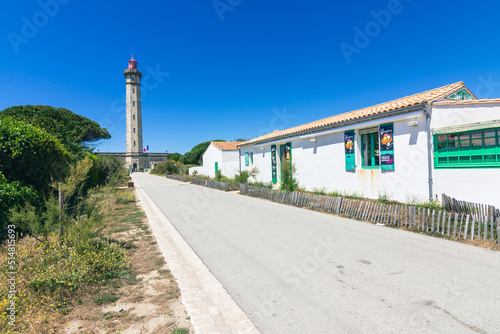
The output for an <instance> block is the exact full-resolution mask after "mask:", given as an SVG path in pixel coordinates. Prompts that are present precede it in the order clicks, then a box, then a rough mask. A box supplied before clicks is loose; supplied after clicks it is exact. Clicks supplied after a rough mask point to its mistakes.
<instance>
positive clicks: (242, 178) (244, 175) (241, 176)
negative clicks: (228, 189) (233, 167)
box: [234, 170, 250, 183]
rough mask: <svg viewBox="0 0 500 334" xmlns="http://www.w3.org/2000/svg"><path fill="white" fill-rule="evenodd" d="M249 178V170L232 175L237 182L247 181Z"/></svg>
mask: <svg viewBox="0 0 500 334" xmlns="http://www.w3.org/2000/svg"><path fill="white" fill-rule="evenodd" d="M249 178H250V171H247V170H244V171H239V172H238V174H236V175H235V176H234V180H235V181H236V182H239V183H248V179H249Z"/></svg>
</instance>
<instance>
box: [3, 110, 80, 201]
mask: <svg viewBox="0 0 500 334" xmlns="http://www.w3.org/2000/svg"><path fill="white" fill-rule="evenodd" d="M69 162H70V156H69V153H68V151H67V150H66V149H65V148H64V146H63V145H62V144H61V142H60V141H59V140H58V139H57V138H55V137H54V136H52V135H50V134H49V133H47V132H46V131H44V130H42V129H41V128H39V127H37V126H33V125H31V124H27V123H25V122H21V121H18V120H14V119H11V118H0V170H2V171H3V174H4V175H5V178H6V179H7V181H10V182H12V181H19V182H21V183H22V184H23V185H26V186H29V185H32V186H33V187H34V188H35V189H36V190H39V191H44V192H45V191H47V187H48V185H49V184H50V183H51V182H53V181H57V180H62V179H63V178H64V176H65V175H66V172H67V171H68V168H69Z"/></svg>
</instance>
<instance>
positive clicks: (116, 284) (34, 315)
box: [0, 189, 191, 333]
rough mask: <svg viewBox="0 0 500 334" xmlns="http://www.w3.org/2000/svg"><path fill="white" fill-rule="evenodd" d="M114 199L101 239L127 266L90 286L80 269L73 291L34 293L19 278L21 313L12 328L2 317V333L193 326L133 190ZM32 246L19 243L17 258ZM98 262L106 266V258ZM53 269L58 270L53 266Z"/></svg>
mask: <svg viewBox="0 0 500 334" xmlns="http://www.w3.org/2000/svg"><path fill="white" fill-rule="evenodd" d="M117 195H118V196H117V197H116V201H115V204H114V205H113V207H112V209H111V212H110V213H109V214H108V216H107V219H106V228H105V229H104V230H103V232H102V233H103V236H102V238H103V239H105V240H111V241H112V242H111V243H112V244H113V245H116V247H117V248H119V249H122V250H123V249H125V252H126V255H127V259H128V262H129V263H130V264H129V265H128V266H127V268H125V267H124V268H122V269H121V271H120V273H119V275H115V277H114V278H107V279H100V280H97V281H96V280H94V281H92V282H90V281H85V282H83V281H81V279H80V278H81V277H82V273H81V268H80V271H78V270H75V271H74V272H71V273H72V274H73V276H72V277H71V279H73V280H74V281H75V282H77V285H75V288H74V289H71V287H70V289H57V288H56V289H55V290H54V291H51V290H50V289H39V290H38V291H35V290H34V289H33V284H32V283H31V285H30V280H29V277H28V276H22V275H18V276H19V277H21V278H22V279H21V280H20V281H18V282H17V286H16V287H17V290H18V291H17V292H18V299H17V300H16V307H19V308H22V311H21V312H20V313H19V314H18V316H17V319H16V320H17V326H16V327H15V328H12V327H11V326H9V325H8V324H6V323H5V320H6V319H7V318H5V316H6V315H7V314H5V313H4V314H3V318H2V319H3V321H4V326H3V327H2V333H9V332H10V333H117V332H121V331H123V330H125V329H127V328H130V329H137V330H138V331H139V332H141V333H160V332H161V333H171V332H172V331H173V330H174V329H176V328H177V329H181V328H187V329H188V330H189V331H191V324H190V323H189V321H188V320H186V318H187V315H186V314H185V311H184V308H183V306H182V304H181V302H180V300H179V296H180V292H179V289H178V287H177V283H176V282H175V280H174V279H173V277H172V275H171V273H170V271H169V270H168V269H167V268H166V266H165V261H164V259H163V256H162V255H161V253H160V251H159V248H158V245H157V243H156V240H155V239H154V237H153V236H152V235H151V231H150V229H149V225H148V223H147V220H146V218H145V214H144V212H143V211H142V210H141V209H140V207H139V206H138V204H137V203H136V201H135V196H134V193H133V190H131V189H119V190H117ZM35 245H37V242H36V240H34V239H32V238H24V239H22V240H21V241H20V242H19V245H18V249H17V251H18V254H17V256H18V257H20V256H23V257H24V258H29V256H25V255H26V254H19V252H25V251H28V252H29V251H31V252H32V251H33V250H34V247H35ZM113 247H115V246H113ZM47 251H48V250H45V252H43V254H47ZM39 254H42V253H39ZM89 256H92V255H91V254H89ZM74 260H75V259H73V261H74ZM6 261H7V254H6V251H5V249H3V250H2V251H1V252H0V265H5V263H6ZM63 261H70V259H66V260H64V259H63ZM100 262H103V263H104V262H105V259H101V260H100ZM40 263H43V261H40ZM69 267H71V264H70V265H69ZM76 267H78V266H76ZM48 269H49V268H48ZM51 270H57V266H54V267H53V269H51ZM2 274H3V275H4V277H1V278H0V289H1V290H0V291H3V292H2V293H1V294H0V297H1V298H2V300H1V301H0V307H1V310H3V311H5V309H6V305H7V303H6V301H7V299H6V295H5V291H6V290H5V289H6V286H7V284H6V277H5V271H3V272H2ZM66 280H67V281H70V280H69V279H68V278H66ZM72 282H73V281H70V283H72ZM61 291H64V292H61Z"/></svg>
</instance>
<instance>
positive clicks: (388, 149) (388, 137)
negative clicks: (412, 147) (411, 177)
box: [379, 123, 395, 170]
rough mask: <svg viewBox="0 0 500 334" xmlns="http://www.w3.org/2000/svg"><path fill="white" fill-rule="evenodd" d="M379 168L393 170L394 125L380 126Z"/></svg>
mask: <svg viewBox="0 0 500 334" xmlns="http://www.w3.org/2000/svg"><path fill="white" fill-rule="evenodd" d="M379 138H380V145H379V147H380V167H381V169H382V170H394V169H395V168H394V124H393V123H388V124H382V125H380V136H379Z"/></svg>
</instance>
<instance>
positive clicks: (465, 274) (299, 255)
mask: <svg viewBox="0 0 500 334" xmlns="http://www.w3.org/2000/svg"><path fill="white" fill-rule="evenodd" d="M133 177H134V178H135V179H136V180H137V181H139V183H140V185H141V186H142V187H143V189H144V190H145V191H146V193H147V194H148V195H149V196H150V197H151V199H152V200H153V201H154V202H155V203H156V205H157V206H158V207H159V208H160V210H161V211H162V212H163V213H164V214H165V216H166V217H167V218H168V219H169V220H170V221H171V222H172V224H173V225H174V226H175V227H176V228H177V230H178V231H179V232H180V233H181V235H182V236H183V237H184V239H185V240H186V241H187V242H188V243H189V245H190V246H191V247H192V248H193V249H194V251H195V252H196V253H197V254H198V256H199V257H200V258H201V259H202V260H203V262H204V263H205V264H206V266H207V267H208V268H209V269H210V271H211V272H212V273H213V274H214V276H215V277H216V278H217V279H218V280H219V281H220V282H221V283H222V284H223V286H224V287H225V288H226V290H227V291H228V292H229V294H230V295H231V296H232V297H233V299H234V300H235V301H236V302H237V303H238V305H239V306H240V307H241V308H242V309H243V311H245V312H246V313H247V315H248V317H249V318H250V319H251V320H252V322H253V323H254V324H255V326H256V327H257V328H258V329H259V330H260V331H261V332H262V333H272V334H277V333H287V334H288V333H301V334H303V333H500V252H495V251H491V250H487V249H483V248H479V247H474V246H469V245H465V244H461V243H457V242H452V241H447V240H442V239H438V238H433V237H429V236H425V235H420V234H417V233H412V232H407V231H402V230H397V229H393V228H388V227H384V226H377V225H373V224H369V223H364V222H358V221H355V220H351V219H345V218H341V217H337V216H334V215H328V214H322V213H318V212H314V211H310V210H307V209H301V208H296V207H291V206H287V205H282V204H277V203H272V202H269V201H266V200H261V199H256V198H251V197H246V196H242V195H238V194H235V193H225V192H222V191H219V190H214V189H210V188H205V187H200V186H196V185H191V184H186V183H182V182H177V181H172V180H168V179H166V178H164V177H157V176H152V175H147V174H142V173H136V174H133Z"/></svg>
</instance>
